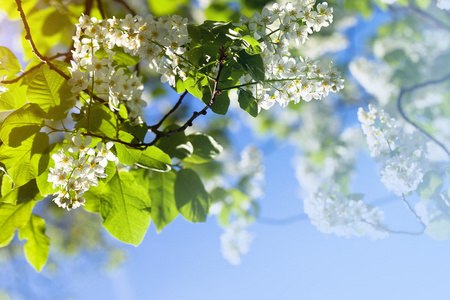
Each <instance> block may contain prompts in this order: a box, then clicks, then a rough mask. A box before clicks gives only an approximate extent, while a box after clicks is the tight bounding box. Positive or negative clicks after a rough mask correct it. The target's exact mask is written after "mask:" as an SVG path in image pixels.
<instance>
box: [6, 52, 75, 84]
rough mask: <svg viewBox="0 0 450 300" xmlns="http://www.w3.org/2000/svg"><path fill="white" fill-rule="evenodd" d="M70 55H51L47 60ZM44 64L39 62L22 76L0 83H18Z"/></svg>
mask: <svg viewBox="0 0 450 300" xmlns="http://www.w3.org/2000/svg"><path fill="white" fill-rule="evenodd" d="M70 55H71V53H68V52H67V53H57V54H56V55H53V56H52V57H49V58H48V59H49V60H54V59H56V58H58V57H61V56H70ZM44 64H45V63H44V62H40V63H39V64H37V65H35V66H33V67H32V68H30V69H29V70H27V71H25V72H23V73H22V74H20V75H19V76H18V77H16V78H14V79H11V80H4V81H0V83H3V84H12V83H16V82H18V81H19V80H20V79H22V78H23V77H25V76H26V75H28V74H30V73H31V72H33V71H34V70H36V69H39V68H40V67H41V66H43V65H44Z"/></svg>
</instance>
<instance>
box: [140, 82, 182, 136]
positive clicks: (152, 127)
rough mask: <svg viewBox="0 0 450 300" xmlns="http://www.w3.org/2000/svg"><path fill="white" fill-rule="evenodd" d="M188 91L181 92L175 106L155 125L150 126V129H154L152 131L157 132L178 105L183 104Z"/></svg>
mask: <svg viewBox="0 0 450 300" xmlns="http://www.w3.org/2000/svg"><path fill="white" fill-rule="evenodd" d="M187 93H188V91H187V90H186V91H184V93H183V94H181V96H180V98H179V99H178V101H177V103H176V104H175V106H174V107H172V109H171V110H170V111H169V112H168V113H167V114H166V115H165V116H164V117H163V118H162V119H161V120H160V121H159V122H158V123H156V124H155V125H152V126H148V130H149V131H152V132H157V131H158V128H159V127H160V126H161V125H162V123H163V122H164V121H165V120H166V119H167V118H168V117H169V116H170V115H171V114H173V113H174V112H175V111H176V110H177V109H178V107H179V106H180V105H181V102H182V101H183V99H184V97H185V96H186V95H187Z"/></svg>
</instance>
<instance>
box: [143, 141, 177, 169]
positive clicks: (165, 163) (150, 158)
mask: <svg viewBox="0 0 450 300" xmlns="http://www.w3.org/2000/svg"><path fill="white" fill-rule="evenodd" d="M141 153H142V155H141V157H140V158H139V160H138V162H137V165H138V166H139V167H142V168H148V169H152V170H155V171H159V172H167V171H170V169H171V164H172V161H171V160H170V156H169V155H167V154H166V153H164V151H162V150H161V149H159V148H158V147H155V146H151V147H148V148H147V149H145V150H144V151H141Z"/></svg>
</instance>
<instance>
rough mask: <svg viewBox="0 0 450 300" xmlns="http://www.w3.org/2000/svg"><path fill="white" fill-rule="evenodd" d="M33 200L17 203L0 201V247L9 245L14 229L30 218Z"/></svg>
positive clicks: (24, 223) (23, 224) (20, 226)
mask: <svg viewBox="0 0 450 300" xmlns="http://www.w3.org/2000/svg"><path fill="white" fill-rule="evenodd" d="M34 204H35V202H34V201H28V202H22V203H19V204H17V205H12V204H8V203H0V228H1V229H2V230H0V247H4V246H7V245H9V243H10V242H11V240H12V239H13V237H14V231H15V230H16V229H20V228H22V227H23V226H25V225H26V224H27V223H28V221H29V220H30V216H31V210H32V209H33V206H34Z"/></svg>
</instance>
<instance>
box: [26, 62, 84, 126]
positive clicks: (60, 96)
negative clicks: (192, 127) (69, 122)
mask: <svg viewBox="0 0 450 300" xmlns="http://www.w3.org/2000/svg"><path fill="white" fill-rule="evenodd" d="M54 65H55V66H56V67H58V68H59V69H61V70H65V71H66V72H67V66H68V65H67V64H65V63H62V62H56V61H55V62H54ZM70 89H71V88H70V86H69V85H68V84H67V81H66V80H65V79H64V78H63V77H61V75H59V74H58V73H57V72H56V71H53V70H52V69H50V67H49V66H48V65H46V64H45V65H42V66H41V67H40V69H39V71H37V72H36V74H35V75H34V77H33V80H32V81H31V82H30V84H29V86H28V90H27V97H28V101H29V102H31V103H36V104H39V106H40V108H41V109H42V110H43V111H45V112H46V113H47V117H48V118H49V119H52V120H62V119H65V118H66V117H67V113H68V112H69V110H70V109H71V108H72V107H73V106H74V105H75V101H74V100H75V99H74V97H73V96H74V95H73V94H72V93H71V92H70Z"/></svg>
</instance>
